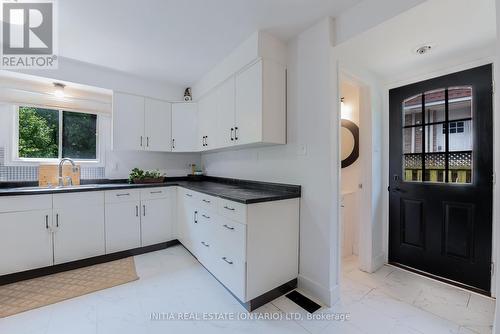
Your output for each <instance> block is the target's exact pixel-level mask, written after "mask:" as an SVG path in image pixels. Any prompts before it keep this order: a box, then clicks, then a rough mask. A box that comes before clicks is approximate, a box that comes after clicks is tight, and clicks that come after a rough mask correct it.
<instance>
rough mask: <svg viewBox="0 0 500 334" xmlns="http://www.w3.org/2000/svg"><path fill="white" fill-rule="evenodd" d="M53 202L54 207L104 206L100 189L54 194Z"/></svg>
mask: <svg viewBox="0 0 500 334" xmlns="http://www.w3.org/2000/svg"><path fill="white" fill-rule="evenodd" d="M53 203H54V209H59V208H63V209H73V208H78V207H81V206H82V205H84V206H85V207H96V206H104V195H103V193H102V192H101V191H93V192H82V193H66V194H54V197H53Z"/></svg>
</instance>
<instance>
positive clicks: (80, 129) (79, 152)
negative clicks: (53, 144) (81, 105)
mask: <svg viewBox="0 0 500 334" xmlns="http://www.w3.org/2000/svg"><path fill="white" fill-rule="evenodd" d="M96 130H97V115H92V114H83V113H76V112H69V111H64V112H63V138H62V139H63V140H62V156H63V158H66V157H68V158H72V159H96V157H97V152H96V143H97V140H96V139H97V138H96V133H97V132H96Z"/></svg>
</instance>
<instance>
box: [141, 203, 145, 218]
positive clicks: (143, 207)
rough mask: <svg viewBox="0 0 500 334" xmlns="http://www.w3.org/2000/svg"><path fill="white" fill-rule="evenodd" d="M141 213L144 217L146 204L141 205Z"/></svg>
mask: <svg viewBox="0 0 500 334" xmlns="http://www.w3.org/2000/svg"><path fill="white" fill-rule="evenodd" d="M142 215H143V216H144V217H146V205H143V206H142Z"/></svg>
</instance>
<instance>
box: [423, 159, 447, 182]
mask: <svg viewBox="0 0 500 334" xmlns="http://www.w3.org/2000/svg"><path fill="white" fill-rule="evenodd" d="M424 181H429V182H445V181H446V153H428V154H426V155H425V175H424Z"/></svg>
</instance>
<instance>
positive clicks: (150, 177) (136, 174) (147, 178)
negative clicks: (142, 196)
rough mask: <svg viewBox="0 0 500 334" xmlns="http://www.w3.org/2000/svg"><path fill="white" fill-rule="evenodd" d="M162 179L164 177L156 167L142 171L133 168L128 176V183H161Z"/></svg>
mask: <svg viewBox="0 0 500 334" xmlns="http://www.w3.org/2000/svg"><path fill="white" fill-rule="evenodd" d="M164 179H165V177H164V176H163V175H161V173H160V171H159V170H157V169H156V170H151V171H144V170H142V169H139V168H134V169H132V172H131V173H130V175H129V177H128V180H129V182H130V183H163V181H164Z"/></svg>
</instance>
